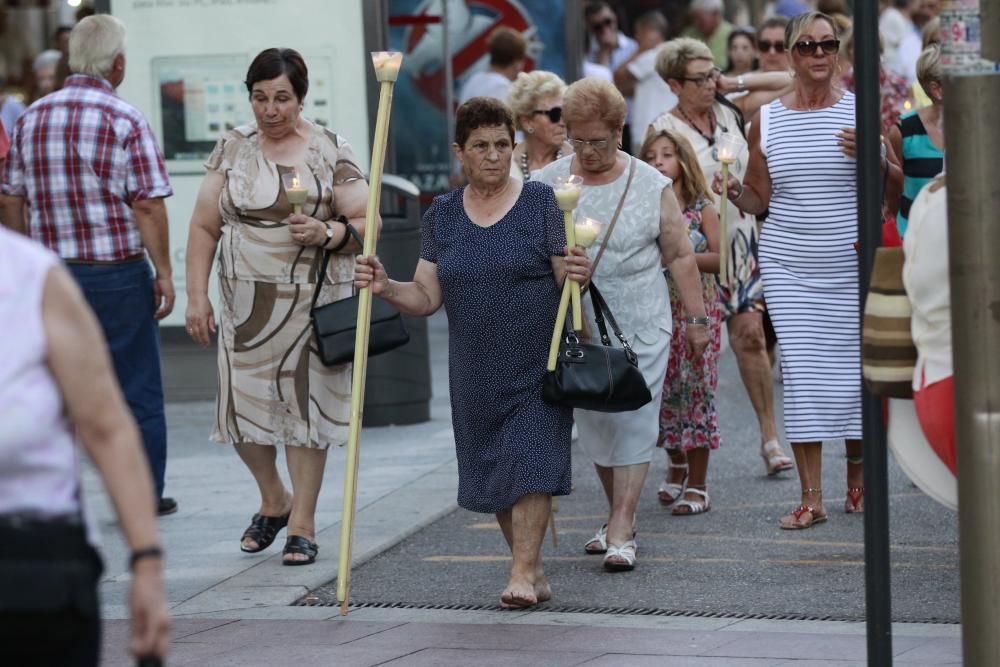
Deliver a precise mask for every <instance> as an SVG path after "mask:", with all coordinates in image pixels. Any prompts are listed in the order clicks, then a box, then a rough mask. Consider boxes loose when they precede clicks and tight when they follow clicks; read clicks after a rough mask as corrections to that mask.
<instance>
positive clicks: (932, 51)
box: [917, 44, 944, 97]
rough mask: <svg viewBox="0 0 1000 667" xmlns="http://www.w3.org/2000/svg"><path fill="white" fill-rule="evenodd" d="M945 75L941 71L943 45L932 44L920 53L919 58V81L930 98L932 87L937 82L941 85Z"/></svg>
mask: <svg viewBox="0 0 1000 667" xmlns="http://www.w3.org/2000/svg"><path fill="white" fill-rule="evenodd" d="M943 77H944V73H943V72H942V71H941V45H940V44H931V45H930V46H928V47H927V48H926V49H924V50H923V51H921V52H920V57H919V58H917V81H919V82H920V87H921V88H923V89H924V92H925V93H927V96H928V97H930V95H931V92H930V87H931V84H932V83H934V82H935V81H936V82H937V83H941V80H942V78H943Z"/></svg>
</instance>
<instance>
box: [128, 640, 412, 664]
mask: <svg viewBox="0 0 1000 667" xmlns="http://www.w3.org/2000/svg"><path fill="white" fill-rule="evenodd" d="M201 647H204V652H199V648H201ZM174 648H175V649H176V650H172V652H171V654H170V656H169V661H168V664H169V665H170V667H258V666H261V665H264V666H266V665H274V666H275V667H278V666H286V665H307V666H314V667H327V666H328V665H333V666H335V667H375V665H384V664H386V663H388V662H389V661H391V660H392V659H393V658H397V657H399V656H402V655H406V653H408V650H407V649H399V648H364V649H357V648H352V647H351V646H330V645H326V646H316V645H309V644H283V643H274V644H253V645H248V646H244V647H238V648H228V649H226V650H224V651H217V650H213V649H210V648H208V647H206V646H204V645H197V644H185V645H178V646H177V647H174ZM390 664H395V663H390ZM129 667H131V665H130V666H129Z"/></svg>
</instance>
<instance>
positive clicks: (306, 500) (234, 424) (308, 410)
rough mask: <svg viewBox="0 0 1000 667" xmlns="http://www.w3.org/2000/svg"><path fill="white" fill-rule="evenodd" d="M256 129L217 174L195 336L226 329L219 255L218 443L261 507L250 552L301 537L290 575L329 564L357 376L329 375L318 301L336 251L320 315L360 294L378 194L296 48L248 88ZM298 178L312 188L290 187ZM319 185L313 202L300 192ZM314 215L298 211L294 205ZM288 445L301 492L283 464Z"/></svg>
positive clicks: (206, 203) (222, 159) (272, 61)
mask: <svg viewBox="0 0 1000 667" xmlns="http://www.w3.org/2000/svg"><path fill="white" fill-rule="evenodd" d="M246 86H247V90H248V91H249V92H250V104H251V107H252V108H253V113H254V119H255V122H254V123H253V124H250V125H246V126H243V127H238V128H236V129H234V130H231V131H229V132H227V133H226V134H225V135H224V136H223V137H222V139H220V140H219V143H218V144H217V145H216V147H215V150H214V151H212V154H211V155H210V156H209V158H208V161H207V163H206V167H207V168H208V174H206V176H205V180H204V182H203V183H202V186H201V190H200V191H199V193H198V199H197V202H196V204H195V210H194V213H193V214H192V216H191V229H190V232H189V236H188V249H187V267H188V270H187V292H188V308H187V330H188V333H189V334H190V335H191V337H192V338H194V339H195V340H196V341H197V342H199V343H201V344H202V345H208V344H209V343H210V341H211V338H210V334H212V333H215V331H216V321H215V315H214V311H213V309H212V304H211V302H210V301H209V299H208V275H209V271H210V270H211V265H212V258H213V256H214V255H215V251H216V249H220V256H219V285H220V292H221V293H220V297H221V308H220V313H219V394H218V407H217V409H216V412H215V414H216V421H215V425H214V428H213V430H212V439H213V440H215V441H216V442H223V443H228V444H232V445H233V446H234V447H235V448H236V451H237V453H238V454H239V456H240V458H241V459H243V462H244V463H245V464H246V466H247V468H249V469H250V472H251V474H252V475H253V477H254V480H255V481H256V482H257V487H258V488H259V490H260V496H261V503H260V508H259V509H258V510H257V511H256V513H255V514H254V515H253V518H252V519H251V522H250V526H249V527H248V528H247V529H246V531H245V532H244V533H243V537H242V538H241V540H240V549H242V550H243V551H244V552H247V553H256V552H259V551H262V550H264V549H266V548H267V547H268V546H270V544H271V543H272V542H273V541H274V538H275V536H276V535H277V533H278V531H280V530H281V529H282V528H284V527H285V526H286V525H287V526H288V538H287V540H286V544H285V549H284V560H283V562H284V564H285V565H304V564H308V563H312V562H313V561H314V560H315V559H316V554H317V552H318V549H319V547H318V546H317V545H316V542H315V535H316V526H315V514H316V500H317V498H318V496H319V491H320V486H321V484H322V481H323V468H324V466H325V464H326V452H327V449H328V448H329V447H330V446H331V445H337V446H339V445H343V444H344V443H345V442H346V441H347V423H348V419H349V417H350V404H351V402H350V393H351V366H350V364H345V365H343V366H336V367H333V368H328V367H326V366H324V365H323V363H322V362H321V361H320V358H319V356H318V354H316V352H315V351H314V349H315V344H314V343H313V342H312V340H313V336H312V328H311V319H310V313H309V309H310V302H311V299H312V295H313V291H314V288H315V284H316V282H317V280H318V274H319V268H320V265H321V261H322V258H323V253H324V251H325V250H328V251H330V252H332V253H334V255H333V258H332V260H331V261H330V266H329V268H328V269H327V274H326V280H325V283H324V287H323V288H322V290H321V292H320V297H319V304H320V305H322V304H325V303H329V302H331V301H334V300H336V299H343V298H346V297H348V296H350V295H351V276H352V274H353V261H352V259H351V255H352V254H353V253H355V252H357V251H358V250H360V245H358V243H357V241H356V240H354V238H353V237H352V235H351V234H350V230H351V229H353V230H354V232H356V233H357V234H358V235H359V236H360V235H362V234H364V227H365V210H366V207H367V201H368V184H367V183H366V182H365V180H364V178H363V177H362V175H361V171H360V170H359V169H358V167H357V160H356V159H355V157H354V153H353V151H352V150H351V148H350V145H349V144H348V143H347V142H346V141H345V140H344V138H343V137H340V136H338V135H336V134H334V133H332V132H330V131H329V130H326V129H324V128H322V127H320V126H318V125H314V124H313V123H311V122H309V121H308V120H306V119H305V118H303V117H302V115H301V113H302V103H303V100H304V99H305V96H306V92H307V90H308V87H309V80H308V72H307V70H306V65H305V62H303V60H302V56H300V55H299V54H298V53H297V52H296V51H293V50H292V49H267V50H265V51H262V52H261V53H260V54H259V55H258V56H257V57H256V58H255V59H254V61H253V62H252V63H251V64H250V69H249V70H248V71H247V79H246ZM289 173H296V174H297V178H298V185H299V188H295V183H294V182H293V181H292V179H291V178H289V179H288V180H289V184H288V188H287V189H286V187H285V185H284V184H283V182H282V180H283V179H282V177H283V176H285V175H287V174H289ZM302 187H305V188H307V189H308V192H305V193H301V192H298V191H297V190H299V189H301V188H302ZM299 195H304V199H305V202H304V204H301V206H302V211H303V212H302V213H294V212H293V206H292V204H293V203H296V202H299V201H300V199H299ZM281 446H283V447H285V456H286V458H287V461H288V470H289V473H290V476H291V481H292V492H293V493H292V494H289V493H288V491H287V490H286V488H285V485H284V483H283V482H282V480H281V477H280V476H279V475H278V470H277V468H276V466H275V456H276V448H277V447H281Z"/></svg>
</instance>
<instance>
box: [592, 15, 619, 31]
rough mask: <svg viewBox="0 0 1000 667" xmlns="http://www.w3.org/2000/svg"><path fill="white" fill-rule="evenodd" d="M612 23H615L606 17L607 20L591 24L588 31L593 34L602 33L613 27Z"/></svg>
mask: <svg viewBox="0 0 1000 667" xmlns="http://www.w3.org/2000/svg"><path fill="white" fill-rule="evenodd" d="M614 23H615V20H614V19H613V18H611V17H608V18H605V19H604V20H603V21H596V22H595V23H591V24H590V29H591V30H592V31H593V32H604V31H605V30H607V29H608V28H610V27H611V26H612V25H614Z"/></svg>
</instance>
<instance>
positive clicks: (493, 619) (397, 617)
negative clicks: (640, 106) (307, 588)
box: [327, 607, 538, 625]
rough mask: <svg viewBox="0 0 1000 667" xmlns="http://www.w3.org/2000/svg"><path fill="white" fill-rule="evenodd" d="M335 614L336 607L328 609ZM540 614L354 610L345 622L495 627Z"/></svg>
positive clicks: (427, 610)
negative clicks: (453, 624) (456, 624)
mask: <svg viewBox="0 0 1000 667" xmlns="http://www.w3.org/2000/svg"><path fill="white" fill-rule="evenodd" d="M327 609H329V610H330V611H331V612H332V613H333V614H336V613H339V612H338V611H337V610H336V608H335V607H327ZM537 613H538V612H527V611H467V610H464V609H372V608H366V609H354V610H352V611H351V612H350V613H349V614H348V615H347V618H345V619H344V620H345V621H346V622H348V623H350V622H353V621H378V622H383V623H431V622H433V623H459V624H465V625H493V624H498V623H509V624H514V623H517V622H518V621H519V620H520V619H522V618H527V617H528V616H531V615H532V614H537Z"/></svg>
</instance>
